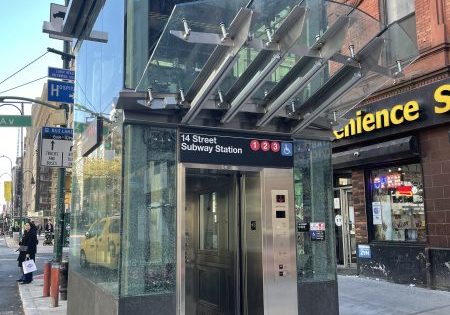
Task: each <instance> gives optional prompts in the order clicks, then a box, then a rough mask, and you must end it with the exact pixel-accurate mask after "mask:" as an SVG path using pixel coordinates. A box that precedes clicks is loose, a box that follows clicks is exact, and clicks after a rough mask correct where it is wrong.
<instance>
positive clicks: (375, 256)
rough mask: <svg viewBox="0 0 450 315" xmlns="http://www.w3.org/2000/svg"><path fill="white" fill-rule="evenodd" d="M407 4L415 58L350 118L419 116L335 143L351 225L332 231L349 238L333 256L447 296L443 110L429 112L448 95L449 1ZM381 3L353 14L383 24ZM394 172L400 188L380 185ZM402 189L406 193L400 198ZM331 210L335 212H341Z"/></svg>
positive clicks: (448, 121) (449, 115) (368, 1)
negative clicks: (405, 107) (412, 112)
mask: <svg viewBox="0 0 450 315" xmlns="http://www.w3.org/2000/svg"><path fill="white" fill-rule="evenodd" d="M353 2H354V1H353ZM405 2H406V1H405ZM410 2H411V4H413V5H414V12H413V13H410V14H412V15H414V19H415V22H416V23H415V24H416V40H417V46H418V48H419V53H420V57H419V58H418V60H416V61H415V63H414V64H413V65H412V66H410V67H409V68H408V71H406V72H405V75H404V77H402V78H400V79H398V80H396V81H394V84H391V85H389V86H386V88H384V89H381V90H379V91H378V92H376V93H375V94H373V95H372V96H371V97H370V98H368V99H366V100H365V101H364V102H363V103H361V104H360V105H359V106H358V107H357V108H356V109H355V110H354V111H353V112H352V114H353V115H355V112H356V111H357V110H359V111H361V112H362V115H365V113H375V112H376V111H380V110H383V109H387V110H391V109H392V108H393V107H394V106H396V105H398V104H407V103H408V102H410V101H415V102H417V103H418V104H419V106H420V111H419V112H418V113H419V114H418V115H420V118H419V119H418V120H417V121H414V122H408V123H402V124H398V125H397V126H390V127H388V128H382V129H380V130H374V131H373V132H370V133H362V134H360V135H356V136H354V137H349V138H348V139H343V140H335V141H334V148H333V153H334V169H335V187H336V191H338V188H339V182H340V181H339V178H347V179H348V180H347V181H344V183H345V185H347V189H350V190H351V198H352V201H351V204H352V206H351V207H350V212H351V213H350V214H347V215H346V216H347V217H348V218H349V220H350V225H349V226H350V227H349V228H348V230H347V231H344V230H345V229H344V228H338V229H337V231H341V230H340V229H342V231H341V233H344V234H345V233H347V234H348V236H347V239H348V242H349V244H350V245H349V246H348V247H349V249H348V250H347V251H348V253H346V254H345V253H344V254H342V253H339V251H343V250H344V247H345V246H341V248H339V246H337V251H338V257H339V254H341V255H344V256H345V255H347V256H346V257H348V259H346V260H345V262H346V263H347V264H348V265H351V264H357V266H358V272H359V273H360V274H361V275H366V276H371V277H372V276H373V277H377V278H378V277H380V278H384V279H387V280H389V281H394V282H400V283H414V284H418V285H423V286H428V287H432V288H442V289H447V290H449V289H450V268H449V267H448V264H449V262H450V142H449V141H450V139H449V129H450V111H447V112H444V113H437V112H436V110H434V111H433V108H434V107H439V106H444V105H443V104H445V102H444V103H442V102H439V101H438V100H437V99H436V94H435V93H438V92H436V90H437V89H438V88H442V91H443V92H441V94H442V95H444V96H447V97H448V96H449V95H450V67H449V60H450V45H449V39H450V0H437V1H428V0H416V1H410ZM386 3H387V1H377V0H362V1H359V7H358V8H359V9H360V10H362V11H365V12H367V13H368V14H369V15H371V16H373V17H377V18H379V19H380V21H381V22H386V21H388V20H389V18H388V14H389V12H388V11H389V8H388V6H386ZM448 102H449V103H450V101H448ZM352 114H350V116H349V117H348V118H351V115H352ZM403 145H405V146H403ZM344 161H345V162H344ZM413 168H414V169H415V170H416V171H415V172H416V173H417V174H420V178H419V179H414V180H411V179H408V178H409V177H411V178H412V175H410V174H408V171H407V170H410V171H411V169H413ZM405 169H406V171H405ZM383 171H385V172H387V173H386V174H387V175H382V172H383ZM391 172H392V173H391ZM396 172H397V173H398V174H399V175H398V176H399V183H398V186H401V187H398V186H397V185H396V184H390V183H388V182H386V183H385V186H386V187H384V184H383V179H386V178H387V180H390V178H393V177H391V176H394V175H389V174H395V173H396ZM380 174H381V175H380ZM380 179H381V183H380ZM349 183H351V188H349ZM405 187H412V188H411V189H412V190H411V191H408V192H407V193H405V192H404V190H405ZM383 189H384V190H383ZM408 189H410V188H408ZM341 190H342V189H341ZM402 194H403V195H402ZM405 194H410V195H408V196H406V195H405ZM336 197H337V195H336V194H335V198H336ZM380 205H381V213H380V214H379V215H378V214H377V213H378V212H377V211H378V210H379V207H380ZM408 207H409V208H408ZM386 208H388V210H386ZM399 209H400V210H399ZM421 209H423V211H422V210H421ZM336 211H337V212H336V213H338V212H339V214H341V211H344V209H336ZM345 211H348V209H345ZM389 211H390V212H389ZM389 213H390V214H389ZM406 213H407V214H406ZM407 216H408V218H409V219H408V220H410V221H409V223H405V222H403V223H401V224H404V225H405V226H406V228H404V229H402V228H401V227H400V223H399V221H401V220H402V219H403V218H404V217H407ZM388 217H389V218H388ZM389 235H393V236H389ZM343 241H345V237H343V236H342V235H341V237H340V238H339V237H338V239H337V243H338V245H339V242H343ZM359 245H365V246H367V245H368V246H370V255H367V256H364V255H362V256H361V255H358V254H359V252H358V246H359ZM361 248H363V247H361ZM366 248H367V247H366ZM369 256H371V257H369ZM341 263H344V260H342V261H341Z"/></svg>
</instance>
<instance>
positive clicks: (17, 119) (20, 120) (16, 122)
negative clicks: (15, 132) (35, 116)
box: [0, 115, 31, 127]
mask: <svg viewBox="0 0 450 315" xmlns="http://www.w3.org/2000/svg"><path fill="white" fill-rule="evenodd" d="M0 127H31V116H28V115H27V116H25V115H0Z"/></svg>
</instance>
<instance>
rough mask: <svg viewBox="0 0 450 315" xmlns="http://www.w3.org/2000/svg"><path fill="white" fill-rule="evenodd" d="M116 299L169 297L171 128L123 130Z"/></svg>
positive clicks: (171, 286)
mask: <svg viewBox="0 0 450 315" xmlns="http://www.w3.org/2000/svg"><path fill="white" fill-rule="evenodd" d="M124 130H125V147H124V150H125V153H124V196H123V198H124V202H123V211H122V220H123V223H122V228H123V235H122V243H123V244H124V245H123V248H122V270H121V292H120V295H121V296H128V295H141V294H151V293H163V292H164V293H174V292H175V270H176V228H175V227H176V225H175V224H176V146H175V144H176V130H175V129H164V128H155V127H148V126H134V125H127V126H125V129H124Z"/></svg>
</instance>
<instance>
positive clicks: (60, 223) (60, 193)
mask: <svg viewBox="0 0 450 315" xmlns="http://www.w3.org/2000/svg"><path fill="white" fill-rule="evenodd" d="M67 2H68V1H67V0H66V5H67V4H68V3H67ZM64 52H65V53H67V54H68V53H69V52H70V44H69V42H68V41H64ZM62 59H63V68H64V69H69V60H70V57H67V56H62ZM62 107H64V109H65V110H66V111H67V108H68V106H67V104H62ZM61 127H66V126H61ZM65 194H66V169H65V168H63V167H61V168H58V186H57V192H56V200H57V203H56V216H55V217H56V220H55V243H54V247H53V260H54V261H55V262H58V263H61V261H62V249H63V244H64V212H65V209H64V198H65Z"/></svg>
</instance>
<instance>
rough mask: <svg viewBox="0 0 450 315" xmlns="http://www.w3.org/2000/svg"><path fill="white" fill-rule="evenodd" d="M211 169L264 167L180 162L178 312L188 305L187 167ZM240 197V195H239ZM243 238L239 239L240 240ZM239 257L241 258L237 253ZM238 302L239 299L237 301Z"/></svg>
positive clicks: (228, 169)
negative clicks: (186, 288) (186, 271)
mask: <svg viewBox="0 0 450 315" xmlns="http://www.w3.org/2000/svg"><path fill="white" fill-rule="evenodd" d="M191 168H193V169H210V170H223V171H235V172H255V173H260V172H261V171H262V170H263V169H264V168H262V167H248V166H230V165H213V164H197V163H178V169H177V285H176V289H177V291H176V299H177V314H178V315H184V314H185V307H186V290H185V281H186V274H185V270H186V262H185V255H186V246H185V245H186V243H185V242H186V235H185V230H186V221H185V220H186V217H185V207H186V169H191ZM239 198H240V197H239ZM240 241H241V240H239V242H240ZM237 256H238V257H237V259H240V257H239V255H237ZM237 302H238V301H237Z"/></svg>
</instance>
